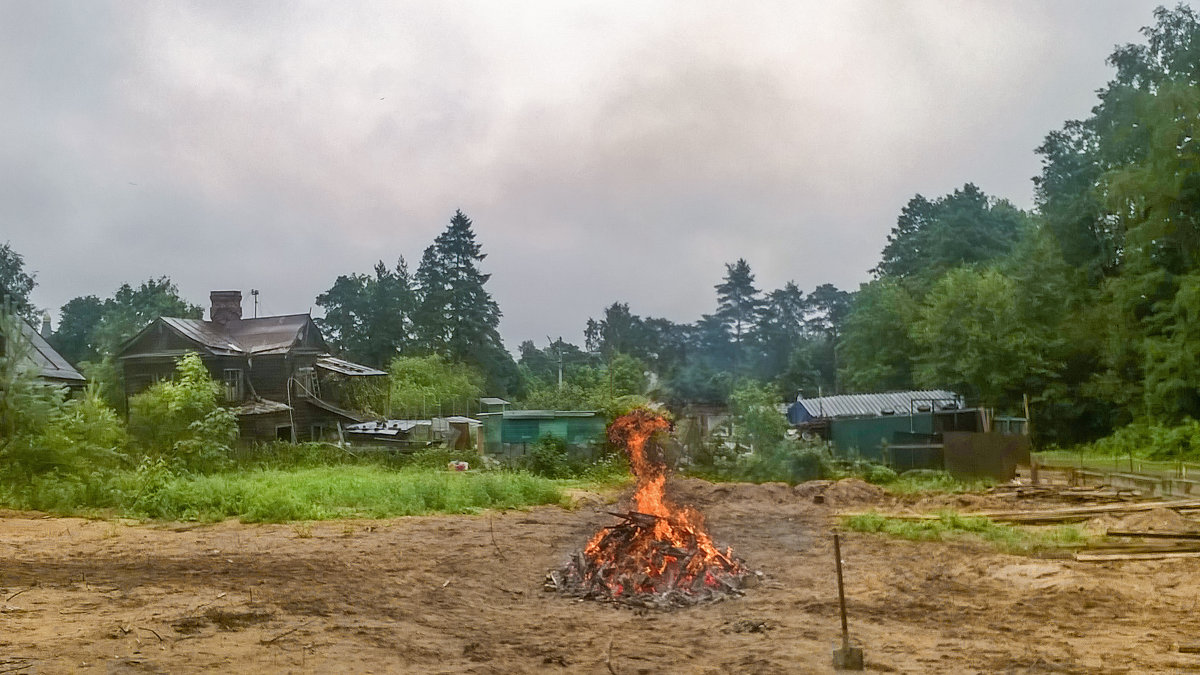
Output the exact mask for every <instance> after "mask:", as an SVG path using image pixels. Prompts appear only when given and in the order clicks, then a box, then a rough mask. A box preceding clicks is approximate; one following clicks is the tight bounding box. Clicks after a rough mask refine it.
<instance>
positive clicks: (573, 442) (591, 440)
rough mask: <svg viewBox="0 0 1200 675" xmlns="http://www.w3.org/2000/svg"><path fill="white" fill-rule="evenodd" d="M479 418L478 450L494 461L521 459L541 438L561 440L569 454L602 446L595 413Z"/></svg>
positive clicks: (598, 416)
mask: <svg viewBox="0 0 1200 675" xmlns="http://www.w3.org/2000/svg"><path fill="white" fill-rule="evenodd" d="M479 417H480V419H481V421H482V422H483V434H482V439H483V447H482V448H481V450H482V452H483V454H487V455H492V456H495V457H521V456H523V455H525V454H526V453H528V452H529V450H530V449H531V446H533V444H535V443H537V442H538V440H539V439H541V438H542V437H544V436H552V437H554V438H557V439H560V440H562V441H563V442H564V443H566V445H567V448H568V450H569V451H571V452H573V453H577V454H582V453H587V452H590V451H591V450H593V449H594V448H596V447H598V446H599V445H600V444H601V443H603V442H604V429H605V427H606V426H607V422H606V420H605V419H604V416H603V415H601V414H600V413H598V412H596V411H595V410H505V411H503V412H493V413H481V414H480V415H479Z"/></svg>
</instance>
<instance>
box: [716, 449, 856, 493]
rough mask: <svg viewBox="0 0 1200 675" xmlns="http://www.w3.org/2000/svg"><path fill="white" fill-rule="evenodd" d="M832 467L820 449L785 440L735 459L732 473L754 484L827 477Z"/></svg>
mask: <svg viewBox="0 0 1200 675" xmlns="http://www.w3.org/2000/svg"><path fill="white" fill-rule="evenodd" d="M832 474H833V467H832V465H831V463H830V461H829V457H828V455H827V454H826V453H825V451H824V450H823V449H821V448H818V447H815V446H809V445H805V444H803V443H800V442H796V441H784V442H781V443H778V444H776V445H775V446H774V447H772V448H769V449H767V450H762V451H757V450H756V451H755V452H751V453H749V454H746V455H742V456H740V457H738V458H737V460H736V462H735V464H734V467H733V471H732V475H733V476H734V477H736V478H738V479H740V480H747V481H750V482H754V483H767V482H776V481H782V482H785V483H791V484H795V483H803V482H804V481H809V480H817V479H819V478H828V477H830V476H831V475H832Z"/></svg>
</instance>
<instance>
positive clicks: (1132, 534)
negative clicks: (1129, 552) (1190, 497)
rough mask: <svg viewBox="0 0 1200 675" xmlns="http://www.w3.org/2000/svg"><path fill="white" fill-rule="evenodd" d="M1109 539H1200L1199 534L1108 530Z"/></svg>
mask: <svg viewBox="0 0 1200 675" xmlns="http://www.w3.org/2000/svg"><path fill="white" fill-rule="evenodd" d="M1105 534H1106V535H1107V536H1109V537H1145V538H1148V539H1200V532H1137V531H1134V530H1109V531H1108V532H1105Z"/></svg>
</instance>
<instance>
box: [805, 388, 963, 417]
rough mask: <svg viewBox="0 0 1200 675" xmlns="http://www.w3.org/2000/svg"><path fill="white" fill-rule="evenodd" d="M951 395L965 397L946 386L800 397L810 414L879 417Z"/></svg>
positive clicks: (959, 399) (956, 398)
mask: <svg viewBox="0 0 1200 675" xmlns="http://www.w3.org/2000/svg"><path fill="white" fill-rule="evenodd" d="M929 399H950V400H954V401H959V402H961V400H962V399H961V397H960V396H959V395H958V394H955V393H954V392H952V391H946V390H944V389H929V390H917V391H890V392H884V393H879V394H842V395H839V396H822V397H819V398H800V399H796V403H795V405H797V406H800V407H801V408H803V409H804V411H805V412H806V413H808V417H810V418H822V417H877V416H879V415H882V414H885V413H884V411H885V410H886V411H891V412H890V413H887V414H894V415H907V414H908V412H909V410H910V406H911V404H912V403H913V402H914V401H920V400H925V401H928V400H929Z"/></svg>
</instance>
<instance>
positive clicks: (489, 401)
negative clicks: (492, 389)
mask: <svg viewBox="0 0 1200 675" xmlns="http://www.w3.org/2000/svg"><path fill="white" fill-rule="evenodd" d="M479 402H480V403H481V404H483V405H508V404H509V403H508V401H505V400H504V399H502V398H496V397H494V396H485V397H483V398H481V399H479Z"/></svg>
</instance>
